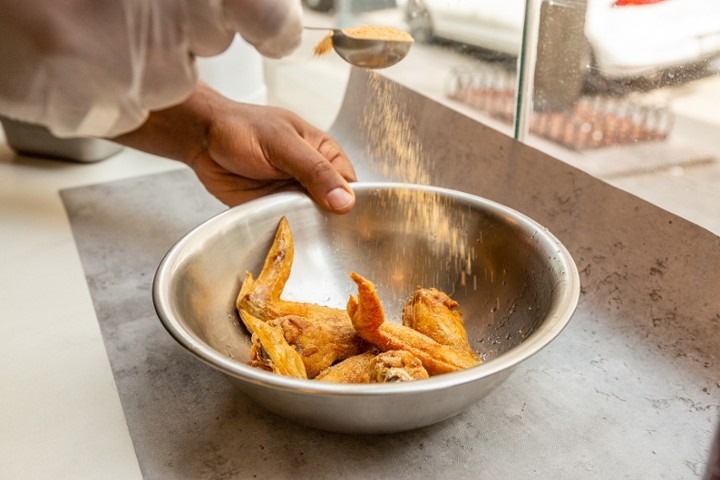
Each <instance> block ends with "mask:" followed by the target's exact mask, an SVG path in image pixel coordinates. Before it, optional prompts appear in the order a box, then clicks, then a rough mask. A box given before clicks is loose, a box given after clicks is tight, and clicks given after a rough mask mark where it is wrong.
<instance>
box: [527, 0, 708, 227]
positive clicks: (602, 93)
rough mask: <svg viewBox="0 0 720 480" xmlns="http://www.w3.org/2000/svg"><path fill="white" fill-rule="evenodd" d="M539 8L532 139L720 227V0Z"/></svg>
mask: <svg viewBox="0 0 720 480" xmlns="http://www.w3.org/2000/svg"><path fill="white" fill-rule="evenodd" d="M538 3H539V4H540V5H536V6H535V8H538V9H539V20H538V37H537V38H538V44H537V57H536V59H535V62H536V68H535V74H534V85H533V91H534V97H533V102H532V107H533V108H532V113H531V115H530V116H529V121H528V137H527V142H528V143H530V144H531V145H533V146H535V147H537V148H538V149H540V150H543V151H546V152H548V153H550V154H552V155H553V156H555V157H557V158H560V159H562V160H564V161H566V162H568V163H571V164H573V165H575V166H577V167H579V168H581V169H583V170H585V171H587V172H589V173H591V174H593V175H595V176H597V177H599V178H602V179H603V180H605V181H607V182H609V183H611V184H613V185H616V186H618V187H620V188H623V189H625V190H627V191H630V192H631V193H634V194H636V195H638V196H640V197H643V198H645V199H647V200H649V201H651V202H653V203H655V204H657V205H659V206H661V207H663V208H665V209H667V210H670V211H672V212H673V213H676V214H678V215H681V216H683V217H685V218H687V219H689V220H691V221H693V222H695V223H697V224H699V225H702V226H704V227H706V228H708V229H710V230H712V231H714V232H716V233H720V163H718V159H717V157H718V154H720V142H718V140H717V138H718V131H719V130H718V127H719V126H720V77H719V76H718V72H719V71H720V63H718V54H720V20H718V19H720V2H717V1H715V0H660V1H658V0H588V1H587V4H586V2H585V1H583V0H564V1H552V2H551V1H542V2H538Z"/></svg>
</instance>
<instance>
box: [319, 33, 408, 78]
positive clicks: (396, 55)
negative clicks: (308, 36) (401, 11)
mask: <svg viewBox="0 0 720 480" xmlns="http://www.w3.org/2000/svg"><path fill="white" fill-rule="evenodd" d="M305 28H307V29H310V30H330V31H332V46H333V49H334V50H335V52H336V53H337V54H338V55H340V57H341V58H342V59H343V60H345V61H346V62H348V63H349V64H351V65H354V66H356V67H361V68H370V69H381V68H387V67H390V66H392V65H395V64H396V63H398V62H399V61H400V60H402V59H403V58H405V56H407V54H408V52H410V47H411V46H412V44H413V42H412V39H410V40H402V39H387V38H370V37H358V36H352V35H348V34H347V33H346V32H344V31H343V30H342V29H339V28H332V29H327V28H316V27H305Z"/></svg>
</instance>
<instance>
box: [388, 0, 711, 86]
mask: <svg viewBox="0 0 720 480" xmlns="http://www.w3.org/2000/svg"><path fill="white" fill-rule="evenodd" d="M576 2H577V0H576ZM397 3H398V6H400V8H402V9H403V10H404V15H405V20H406V21H407V23H408V27H409V29H410V32H411V33H412V34H413V36H414V37H415V38H416V40H418V41H423V40H426V41H427V40H430V39H432V38H433V37H438V38H445V39H448V40H453V41H457V42H462V43H465V44H468V45H473V46H478V47H482V48H487V49H491V50H497V51H500V52H503V53H507V54H511V55H518V54H519V52H520V46H521V40H522V31H523V22H524V12H525V0H398V2H397ZM547 3H552V2H547ZM554 3H555V4H556V5H557V6H559V7H562V6H563V4H564V5H569V7H566V8H572V5H573V2H572V1H567V0H566V1H564V2H557V1H556V2H554ZM584 34H585V35H584V37H585V41H586V46H585V48H586V49H587V53H588V55H589V58H590V59H591V61H592V68H593V69H596V70H597V71H598V72H599V73H600V74H601V75H602V76H603V77H606V78H632V77H639V76H642V75H645V74H647V73H649V72H653V71H658V70H663V69H668V68H672V67H679V66H682V65H686V64H694V63H699V62H701V61H703V60H707V59H708V58H712V57H714V56H716V55H719V54H720V0H587V10H586V14H585V28H584Z"/></svg>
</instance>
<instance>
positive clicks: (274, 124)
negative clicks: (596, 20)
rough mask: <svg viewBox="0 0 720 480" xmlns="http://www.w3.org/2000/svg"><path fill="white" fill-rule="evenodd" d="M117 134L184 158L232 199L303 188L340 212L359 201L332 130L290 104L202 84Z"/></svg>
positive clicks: (140, 145)
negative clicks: (254, 101) (240, 96)
mask: <svg viewBox="0 0 720 480" xmlns="http://www.w3.org/2000/svg"><path fill="white" fill-rule="evenodd" d="M114 140H115V141H117V142H119V143H122V144H124V145H128V146H131V147H134V148H138V149H140V150H143V151H146V152H150V153H154V154H157V155H161V156H164V157H167V158H172V159H175V160H180V161H182V162H184V163H186V164H187V165H188V166H190V167H191V168H192V169H193V170H194V172H195V174H196V175H197V177H198V179H199V180H200V182H201V183H202V184H203V185H204V186H205V188H206V189H207V190H208V191H209V192H210V193H211V194H213V195H214V196H215V197H217V198H218V199H219V200H220V201H222V202H223V203H225V204H227V205H230V206H233V205H238V204H240V203H244V202H246V201H249V200H252V199H254V198H259V197H261V196H264V195H267V194H269V193H273V192H277V191H282V190H298V189H303V190H307V191H308V193H310V195H311V196H312V197H313V198H314V199H315V200H316V201H317V202H318V203H319V204H320V205H321V206H323V207H324V208H325V209H327V210H330V211H332V212H335V213H345V212H348V211H349V210H350V209H352V207H353V205H354V203H355V197H354V194H353V192H352V189H351V188H350V186H349V184H348V182H352V181H355V180H356V177H355V172H354V170H353V167H352V165H351V163H350V161H349V159H348V158H347V156H346V155H345V153H344V152H343V151H342V149H341V148H340V146H339V145H338V144H337V143H336V142H335V140H333V139H332V138H331V137H330V136H329V135H327V134H326V133H325V132H323V131H322V130H320V129H318V128H315V127H314V126H312V125H310V124H309V123H308V122H306V121H305V120H303V119H301V118H300V117H299V116H297V115H296V114H294V113H292V112H290V111H287V110H284V109H279V108H274V107H267V106H258V105H250V104H243V103H237V102H233V101H231V100H229V99H227V98H225V97H223V96H221V95H220V94H219V93H217V92H215V91H213V90H212V89H211V88H210V87H208V86H206V85H204V84H200V85H199V86H198V87H197V88H196V89H195V91H194V92H193V94H192V95H191V96H190V98H189V99H188V100H187V101H186V102H185V103H183V104H181V105H178V106H176V107H171V108H169V109H165V110H161V111H158V112H153V113H152V114H151V115H150V118H149V119H148V121H147V122H146V123H145V124H144V125H143V126H142V127H140V128H139V129H137V130H136V131H134V132H131V133H129V134H126V135H122V136H120V137H116V138H115V139H114Z"/></svg>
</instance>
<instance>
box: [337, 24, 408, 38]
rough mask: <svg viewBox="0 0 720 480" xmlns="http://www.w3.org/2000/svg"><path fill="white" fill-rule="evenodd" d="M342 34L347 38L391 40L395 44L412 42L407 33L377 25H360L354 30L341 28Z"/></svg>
mask: <svg viewBox="0 0 720 480" xmlns="http://www.w3.org/2000/svg"><path fill="white" fill-rule="evenodd" d="M342 31H343V33H344V34H345V35H347V36H348V37H352V38H361V39H366V40H392V41H396V42H412V41H413V37H412V35H410V34H409V33H408V32H405V31H403V30H400V29H398V28H394V27H383V26H379V25H361V26H359V27H355V28H343V29H342Z"/></svg>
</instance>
